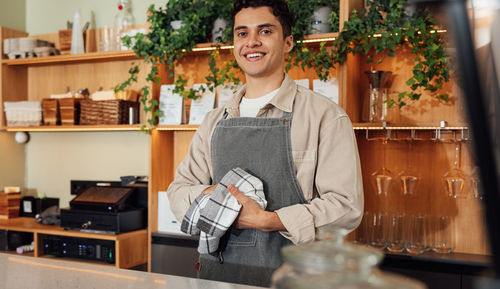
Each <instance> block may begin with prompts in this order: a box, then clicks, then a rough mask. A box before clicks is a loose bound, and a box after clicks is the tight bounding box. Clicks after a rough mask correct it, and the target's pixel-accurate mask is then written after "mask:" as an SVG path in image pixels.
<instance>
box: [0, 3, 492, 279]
mask: <svg viewBox="0 0 500 289" xmlns="http://www.w3.org/2000/svg"><path fill="white" fill-rule="evenodd" d="M362 6H363V1H361V0H340V10H339V15H340V21H339V23H340V25H341V27H340V30H341V29H342V24H343V23H344V21H345V20H347V19H348V18H349V16H350V13H351V11H352V10H353V9H357V10H358V11H359V10H360V9H361V8H362ZM340 30H339V31H340ZM22 36H26V34H25V33H23V32H19V31H13V30H10V29H6V28H2V29H1V30H0V39H4V38H9V37H22ZM336 37H338V33H328V34H321V35H314V36H308V37H306V41H305V42H307V43H308V44H307V45H310V46H311V47H313V48H314V47H315V46H317V45H318V43H320V42H323V41H327V42H331V41H333V40H334V39H335V38H336ZM213 49H215V48H214V44H213V43H203V44H199V45H197V46H196V47H195V48H194V49H193V51H191V52H189V53H188V54H187V55H186V57H185V58H183V59H182V60H180V61H179V62H178V64H177V65H176V67H175V69H174V73H175V74H176V75H182V77H183V79H187V80H188V83H187V85H188V86H190V85H193V84H195V83H203V82H205V79H204V76H205V75H207V74H208V71H209V67H208V61H207V58H208V54H207V52H208V51H210V50H213ZM231 49H232V46H231V45H222V47H221V51H220V59H218V61H219V63H222V62H223V61H226V60H228V59H231V58H232V52H231ZM0 52H1V50H0ZM413 59H414V56H412V55H411V54H410V49H409V48H406V47H403V48H400V49H398V50H397V52H396V57H394V58H390V57H386V58H385V59H384V61H383V62H382V63H380V64H376V63H377V60H378V58H377V57H375V58H374V60H373V63H371V64H366V59H364V58H363V57H360V56H349V57H348V59H347V61H346V62H345V63H344V64H342V65H339V66H337V67H336V68H335V69H332V70H331V71H330V77H335V78H337V79H338V80H339V82H338V83H339V105H340V106H341V107H342V108H343V109H344V110H345V111H346V113H347V114H348V115H349V117H350V119H351V121H352V122H353V128H354V130H355V134H356V137H357V143H358V150H359V153H360V158H361V167H362V173H363V183H364V191H365V210H369V211H372V212H373V211H381V210H385V211H388V212H392V211H395V210H402V211H403V212H404V213H407V214H415V213H422V214H428V215H431V216H436V215H439V214H447V215H450V216H453V217H454V222H453V224H452V225H453V226H454V229H455V238H454V239H455V248H454V251H455V252H457V253H464V254H477V255H488V254H489V249H488V247H487V237H486V236H487V234H486V231H485V227H484V222H483V216H482V211H481V204H480V202H479V201H478V200H476V199H473V198H470V197H467V198H464V199H450V198H448V197H446V196H445V195H444V193H443V185H442V183H441V176H442V175H443V173H444V172H445V171H447V170H449V169H450V168H451V165H452V162H453V159H454V153H455V145H456V144H455V142H454V141H447V142H440V141H429V140H432V138H433V135H432V134H433V133H435V132H436V131H440V132H441V131H443V132H451V133H452V134H453V133H455V134H458V135H459V137H458V139H460V143H461V147H462V150H461V168H462V170H463V171H464V173H465V174H466V175H468V176H469V175H471V174H472V171H473V169H474V164H473V161H472V156H471V152H470V149H469V147H470V142H469V141H468V140H467V139H466V138H463V137H462V136H461V134H462V132H464V131H465V132H466V133H468V127H467V125H465V123H466V121H465V119H464V116H463V113H462V111H463V108H462V106H461V103H460V94H459V89H458V88H457V85H456V84H455V82H454V81H451V82H450V83H448V84H445V87H444V92H445V93H448V94H449V95H450V101H449V102H448V103H444V102H442V101H438V100H436V98H434V97H432V95H429V94H428V93H423V95H422V97H421V99H420V100H419V101H418V102H416V103H412V104H410V105H408V106H407V107H405V108H402V109H398V108H394V109H390V110H389V113H388V116H387V119H388V124H387V125H382V124H379V123H366V122H365V120H364V117H363V115H364V106H365V96H366V95H367V93H368V87H369V84H368V79H367V77H366V76H365V75H364V72H365V71H368V70H372V69H376V70H387V71H392V72H393V76H392V77H391V80H390V82H391V90H390V92H389V97H394V96H397V94H398V93H399V92H401V91H406V90H408V87H407V85H406V81H407V79H408V78H409V77H410V75H411V73H412V61H413ZM134 60H136V58H135V56H134V54H133V53H132V52H131V51H121V52H110V53H87V54H84V55H65V56H52V57H44V58H39V59H17V60H2V61H1V65H2V70H1V72H0V75H1V77H0V87H1V94H0V110H2V111H3V105H2V104H3V102H5V101H18V100H41V99H42V98H45V97H48V96H49V95H50V94H51V93H62V92H65V91H66V88H67V87H71V88H72V89H76V88H80V87H82V88H84V87H87V88H89V90H90V91H95V90H98V89H99V88H100V87H104V88H107V89H109V88H111V87H113V86H114V85H115V84H116V83H118V82H120V81H123V80H124V79H126V78H127V77H128V69H129V68H130V67H131V62H132V61H134ZM146 71H148V69H147V68H143V69H141V74H140V75H138V79H139V80H143V79H145V72H146ZM288 74H289V75H290V76H291V77H292V78H294V79H305V78H307V79H309V80H310V87H312V80H313V79H316V78H317V76H316V74H315V72H314V71H313V70H312V69H307V70H306V71H302V69H301V68H297V67H293V68H292V69H291V70H290V71H289V72H288ZM167 75H168V72H166V71H164V69H163V67H160V68H159V76H160V78H161V79H162V81H161V83H160V84H159V85H161V84H171V83H172V80H171V79H169V78H168V76H167ZM143 85H144V83H139V84H137V86H136V87H141V86H143ZM159 85H153V86H152V87H151V88H152V89H151V91H152V92H153V97H154V98H155V99H158V98H159V91H160V90H159ZM144 119H145V118H144V116H143V115H141V120H144ZM443 120H444V121H447V123H448V125H446V127H441V126H440V125H439V124H440V122H441V121H443ZM2 127H3V128H4V129H7V130H8V131H32V132H38V131H60V132H64V131H104V132H109V131H121V130H132V131H133V130H139V129H140V126H127V125H125V126H70V127H64V126H58V127H26V128H11V127H9V128H7V127H5V119H4V117H3V116H2V117H1V118H0V128H2ZM197 129H198V126H197V125H160V126H157V127H155V128H154V129H153V130H152V131H151V141H150V175H149V177H150V178H149V198H148V208H149V209H148V231H147V240H146V241H145V242H146V245H145V246H144V247H147V248H148V249H147V250H148V251H147V257H148V258H147V260H149V262H148V269H149V270H150V269H151V261H150V260H151V246H150V244H151V241H152V233H156V232H157V231H158V192H159V191H165V190H167V188H168V186H169V184H170V183H171V182H172V180H173V178H174V173H175V169H176V167H177V166H178V165H179V163H180V162H181V161H182V160H183V159H184V157H185V156H186V155H187V151H188V148H189V145H190V142H191V139H192V137H193V135H194V134H195V133H196V130H197ZM387 131H391V132H392V131H399V132H402V133H404V134H406V135H411V134H412V131H415V133H416V134H417V136H421V134H426V135H425V137H422V138H420V139H419V141H418V142H414V143H413V145H412V148H411V149H410V148H409V147H408V142H407V141H391V139H389V140H387V138H386V140H385V142H383V141H378V140H376V139H375V138H373V139H370V137H367V135H366V134H367V133H369V134H370V136H376V137H380V140H381V139H383V138H384V135H385V136H386V133H387ZM403 138H406V140H408V137H407V136H404V137H403ZM403 138H402V139H403ZM400 140H401V139H400ZM453 140H455V141H456V140H457V137H455V136H454V139H453ZM384 151H385V153H383V152H384ZM384 154H386V155H387V164H386V166H387V167H388V168H389V169H390V170H392V171H393V172H394V173H396V174H397V173H399V172H400V171H401V170H403V169H404V167H405V165H406V163H407V162H411V163H412V164H413V165H414V167H416V168H417V169H418V171H419V172H420V173H421V174H422V181H421V183H420V185H419V188H418V193H419V197H418V198H417V199H414V200H406V199H404V198H402V197H401V196H400V194H399V190H400V188H399V185H395V186H394V187H393V188H392V189H391V190H392V191H391V195H390V196H389V197H387V198H385V199H380V198H378V197H377V196H375V189H374V188H373V185H372V179H371V174H372V173H373V172H374V171H376V170H377V169H379V168H380V165H381V163H382V156H383V155H384ZM467 189H470V188H467ZM0 224H1V223H0ZM0 228H1V227H0ZM18 229H21V227H19V228H18ZM29 230H34V231H35V230H36V234H39V233H40V234H44V233H43V232H40V231H38V228H36V229H35V228H32V229H29ZM355 233H357V232H355ZM45 234H63V232H61V231H53V232H49V233H45ZM71 234H72V233H71ZM431 234H432V232H431ZM100 236H101V235H100ZM103 236H104V235H102V236H101V237H102V238H105V237H103ZM115 237H116V236H115ZM106 238H108V237H106ZM110 238H111V237H110ZM115 241H116V242H121V241H120V240H119V239H115ZM127 248H132V247H127ZM134 250H135V247H134ZM35 256H36V254H35Z"/></svg>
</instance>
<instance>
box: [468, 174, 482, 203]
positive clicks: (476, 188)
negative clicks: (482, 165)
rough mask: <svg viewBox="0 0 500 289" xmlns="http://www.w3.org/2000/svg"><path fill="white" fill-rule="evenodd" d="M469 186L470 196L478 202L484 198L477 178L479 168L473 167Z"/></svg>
mask: <svg viewBox="0 0 500 289" xmlns="http://www.w3.org/2000/svg"><path fill="white" fill-rule="evenodd" d="M469 178H470V186H471V193H472V196H473V197H474V198H476V199H478V200H482V199H483V198H484V194H483V190H482V188H481V179H480V178H479V168H478V167H475V168H474V169H473V170H472V173H471V175H470V177H469Z"/></svg>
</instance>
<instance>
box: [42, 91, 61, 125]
mask: <svg viewBox="0 0 500 289" xmlns="http://www.w3.org/2000/svg"><path fill="white" fill-rule="evenodd" d="M42 113H43V124H44V125H57V124H58V122H59V104H58V101H57V99H52V98H44V99H42Z"/></svg>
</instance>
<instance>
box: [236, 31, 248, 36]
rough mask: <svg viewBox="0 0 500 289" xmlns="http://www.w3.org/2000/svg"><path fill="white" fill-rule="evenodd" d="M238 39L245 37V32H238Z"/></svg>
mask: <svg viewBox="0 0 500 289" xmlns="http://www.w3.org/2000/svg"><path fill="white" fill-rule="evenodd" d="M237 35H238V37H245V36H246V35H247V33H246V32H238V34H237Z"/></svg>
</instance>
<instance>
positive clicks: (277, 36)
mask: <svg viewBox="0 0 500 289" xmlns="http://www.w3.org/2000/svg"><path fill="white" fill-rule="evenodd" d="M292 48H293V37H292V36H287V37H285V38H283V29H282V26H281V24H280V22H279V21H278V19H277V18H276V16H274V15H273V13H272V10H271V8H269V7H266V6H263V7H258V8H244V9H242V10H241V11H239V12H238V14H236V16H235V18H234V57H235V58H236V61H237V62H238V64H239V66H240V67H241V69H242V70H243V71H244V72H245V75H246V79H247V82H248V81H249V80H250V81H251V79H252V78H253V79H263V78H269V77H280V78H283V65H284V62H285V54H286V53H288V52H290V50H292Z"/></svg>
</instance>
